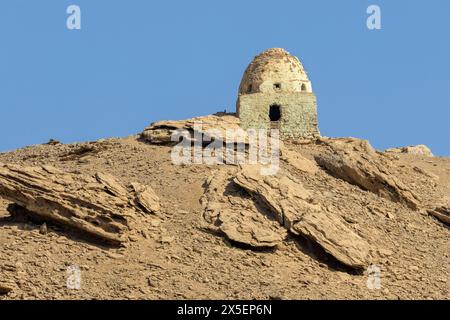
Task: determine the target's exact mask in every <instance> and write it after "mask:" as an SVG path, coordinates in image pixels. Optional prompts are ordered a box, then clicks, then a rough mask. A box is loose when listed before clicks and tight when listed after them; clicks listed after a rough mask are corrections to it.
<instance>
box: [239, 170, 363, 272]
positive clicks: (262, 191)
mask: <svg viewBox="0 0 450 320" xmlns="http://www.w3.org/2000/svg"><path fill="white" fill-rule="evenodd" d="M234 182H235V183H236V184H238V185H239V186H241V187H242V188H244V189H245V190H247V191H248V192H250V193H251V194H252V195H253V196H254V197H256V198H257V199H259V200H260V201H261V203H263V204H264V205H265V206H267V207H268V208H270V211H272V212H274V213H275V214H276V215H277V218H278V221H279V222H280V223H281V224H282V225H283V226H284V227H285V228H286V229H287V230H289V231H290V232H292V233H294V234H297V235H301V236H304V237H307V238H308V239H310V240H312V241H314V242H315V243H317V244H318V245H319V246H321V247H322V248H323V249H324V250H325V251H326V252H327V253H329V254H330V255H332V256H333V257H334V258H336V259H337V260H338V261H339V262H341V263H342V264H344V265H347V266H349V267H352V268H356V269H359V268H363V267H365V266H366V265H367V255H368V252H369V245H368V244H367V242H366V241H365V240H364V239H362V238H361V237H360V236H358V235H357V234H356V233H355V232H353V231H352V230H351V229H350V228H349V227H347V226H346V225H345V222H344V221H343V220H342V219H341V218H340V216H339V214H337V213H335V212H328V211H327V210H326V209H325V208H324V207H322V205H321V204H318V203H316V201H315V197H314V194H313V193H312V192H311V191H310V190H307V189H306V188H304V186H303V185H302V184H301V183H300V182H299V181H296V180H295V179H294V178H293V177H291V176H289V175H287V174H282V175H279V176H275V177H274V176H261V175H260V171H259V167H258V166H244V167H243V168H242V170H241V171H240V172H239V173H238V174H237V176H236V177H235V179H234Z"/></svg>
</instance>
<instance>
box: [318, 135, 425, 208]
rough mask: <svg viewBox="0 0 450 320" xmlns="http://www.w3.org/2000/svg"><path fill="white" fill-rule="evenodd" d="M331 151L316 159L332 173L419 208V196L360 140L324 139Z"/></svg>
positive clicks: (368, 145) (395, 200) (366, 143)
mask: <svg viewBox="0 0 450 320" xmlns="http://www.w3.org/2000/svg"><path fill="white" fill-rule="evenodd" d="M322 143H323V144H325V145H326V146H327V147H328V150H329V151H328V152H324V153H323V154H321V155H318V156H316V157H315V158H316V161H317V163H318V164H319V165H321V166H322V167H324V168H325V169H326V170H327V171H328V172H329V173H330V174H331V175H332V176H334V177H336V178H339V179H342V180H345V181H347V182H348V183H351V184H353V185H356V186H358V187H360V188H362V189H364V190H367V191H370V192H373V193H375V194H377V195H379V196H381V197H383V198H386V199H389V200H392V201H394V202H399V203H402V204H404V205H406V206H408V207H409V208H411V209H413V210H417V209H418V206H419V199H418V198H417V196H416V195H415V194H414V193H413V192H412V191H411V190H410V189H409V188H408V187H407V186H406V185H405V184H403V183H402V182H401V181H400V179H399V178H398V177H396V176H395V175H394V174H393V173H391V172H390V171H389V164H388V162H387V161H384V160H385V159H383V158H382V157H381V156H380V155H379V154H377V153H376V151H375V150H374V149H373V148H372V146H371V145H370V144H369V142H367V141H365V140H359V139H353V138H348V139H328V140H327V139H323V140H322Z"/></svg>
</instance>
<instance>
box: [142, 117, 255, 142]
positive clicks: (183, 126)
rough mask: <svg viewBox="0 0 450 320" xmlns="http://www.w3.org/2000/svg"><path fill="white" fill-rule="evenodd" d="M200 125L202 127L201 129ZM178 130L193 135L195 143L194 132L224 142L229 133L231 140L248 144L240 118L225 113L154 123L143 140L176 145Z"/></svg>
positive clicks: (145, 132)
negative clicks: (173, 136) (175, 133)
mask: <svg viewBox="0 0 450 320" xmlns="http://www.w3.org/2000/svg"><path fill="white" fill-rule="evenodd" d="M196 125H197V126H196ZM198 125H201V127H200V126H198ZM176 130H187V131H188V132H190V133H191V134H192V136H191V139H192V140H194V141H195V136H194V135H193V133H194V132H197V133H199V134H201V135H204V136H205V137H207V138H209V139H210V140H211V139H214V140H222V141H223V140H225V139H226V138H227V132H228V139H229V140H231V141H234V142H236V143H248V137H247V134H246V132H245V131H244V130H243V129H242V128H241V127H240V126H239V118H238V117H236V116H235V115H234V114H225V113H220V114H214V115H209V116H204V117H196V118H192V119H186V120H178V121H158V122H154V123H152V124H151V125H150V126H149V127H147V128H145V129H144V131H143V132H142V133H141V139H143V140H145V141H147V142H150V143H155V144H170V143H174V141H172V140H171V137H172V134H173V133H174V132H175V131H176ZM175 142H178V141H175Z"/></svg>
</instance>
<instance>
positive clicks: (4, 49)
mask: <svg viewBox="0 0 450 320" xmlns="http://www.w3.org/2000/svg"><path fill="white" fill-rule="evenodd" d="M70 4H77V5H79V6H80V7H81V11H82V17H81V18H82V29H81V30H68V29H67V28H66V19H67V17H68V15H67V14H66V8H67V7H68V6H69V5H70ZM370 4H377V5H379V6H380V7H381V10H382V30H379V31H370V30H368V29H367V27H366V19H367V16H368V15H367V14H366V9H367V7H368V5H370ZM0 35H1V37H0V39H1V50H0V137H1V138H0V151H5V150H11V149H14V148H18V147H22V146H25V145H31V144H36V143H43V142H46V141H48V139H50V138H54V139H58V140H61V141H63V142H75V141H85V140H96V139H98V138H102V137H113V136H116V137H117V136H126V135H129V134H134V133H138V132H140V131H141V130H142V129H143V128H144V127H145V126H147V125H148V124H149V123H151V122H152V121H156V120H162V119H182V118H188V117H192V116H197V115H205V114H210V113H213V112H216V111H219V110H224V109H225V108H226V109H227V110H228V111H231V110H233V111H234V106H235V101H236V93H237V89H238V85H239V82H240V79H241V76H242V73H243V71H244V70H245V68H246V66H247V64H248V63H249V62H250V61H251V59H252V58H253V56H254V55H256V54H257V53H259V52H260V51H262V50H265V49H267V48H270V47H283V48H286V49H287V50H288V51H290V52H291V53H293V54H295V55H297V56H298V57H299V58H300V59H301V61H302V62H303V64H304V66H305V68H306V69H307V71H308V73H309V76H310V78H311V80H312V82H313V88H314V91H315V92H316V94H317V97H318V108H319V125H320V129H321V132H322V134H323V135H326V136H333V137H338V136H355V137H360V138H365V139H369V140H370V141H371V143H372V144H373V145H374V146H375V147H377V148H380V149H383V148H387V147H391V146H403V145H411V144H421V143H424V144H427V145H428V146H430V147H431V148H432V150H433V151H434V152H435V153H436V154H438V155H446V156H450V138H449V120H450V108H449V107H450V80H449V75H450V59H449V58H450V1H448V0H429V1H414V0H413V1H411V0H408V1H407V0H401V1H400V0H398V1H392V0H390V1H387V0H383V1H382V0H372V1H365V0H345V1H331V0H327V1H326V0H315V1H309V0H308V1H306V0H292V1H283V0H276V1H275V0H271V1H264V0H259V1H256V0H251V1H248V0H246V1H243V0H239V1H238V0H227V1H225V0H222V1H213V0H202V1H200V0H190V1H181V0H180V1H150V0H128V1H125V0H117V1H108V0H95V1H92V0H71V1H65V0H40V1H31V0H27V1H24V0H2V1H1V4H0Z"/></svg>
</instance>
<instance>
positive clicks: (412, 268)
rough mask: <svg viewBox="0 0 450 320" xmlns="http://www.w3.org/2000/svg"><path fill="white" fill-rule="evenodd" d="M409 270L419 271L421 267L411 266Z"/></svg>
mask: <svg viewBox="0 0 450 320" xmlns="http://www.w3.org/2000/svg"><path fill="white" fill-rule="evenodd" d="M409 270H410V271H419V267H417V266H410V267H409Z"/></svg>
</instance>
